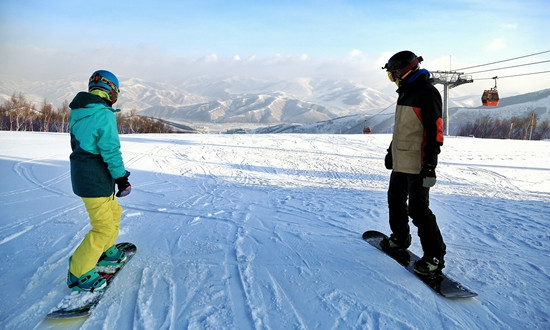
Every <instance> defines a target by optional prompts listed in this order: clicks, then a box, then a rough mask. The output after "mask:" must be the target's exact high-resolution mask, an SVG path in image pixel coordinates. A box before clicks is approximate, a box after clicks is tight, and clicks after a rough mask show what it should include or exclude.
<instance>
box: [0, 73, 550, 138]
mask: <svg viewBox="0 0 550 330" xmlns="http://www.w3.org/2000/svg"><path fill="white" fill-rule="evenodd" d="M121 85H123V86H124V89H123V91H122V93H121V97H120V99H119V102H118V103H117V104H116V105H117V106H118V107H121V108H122V109H123V110H124V111H130V110H135V111H136V113H137V114H141V115H146V116H151V117H157V118H161V119H163V120H165V121H167V122H170V123H172V124H173V123H175V124H179V127H186V128H187V129H186V130H187V131H189V130H191V131H198V132H216V131H219V132H225V131H233V132H234V131H237V132H255V133H276V132H296V133H298V132H300V133H360V132H362V130H363V127H364V126H369V127H371V129H372V131H373V132H374V133H379V132H387V131H390V130H391V127H392V125H393V112H394V111H395V105H394V103H395V101H396V95H395V94H391V95H387V94H384V93H382V92H380V91H377V90H374V89H372V88H369V87H368V86H364V85H362V84H360V83H357V82H354V81H351V80H327V79H313V78H301V79H295V80H292V81H287V80H285V81H275V82H273V81H264V80H258V79H243V78H239V77H231V78H227V79H223V80H215V81H212V80H211V79H208V78H206V77H199V78H195V79H191V80H186V81H182V82H179V83H172V84H168V83H155V82H150V81H144V80H141V79H135V78H133V79H127V80H121ZM85 89H86V84H85V82H77V81H76V80H75V82H69V83H67V81H66V80H57V81H47V82H28V81H22V80H21V81H13V80H8V79H6V78H3V77H2V79H0V99H8V98H9V97H10V96H11V95H12V94H13V93H14V92H16V93H17V92H22V93H23V94H24V95H25V96H26V97H27V99H28V100H30V101H31V102H34V103H35V104H40V103H42V101H43V100H44V99H46V100H47V101H48V102H51V103H53V104H54V105H55V106H59V105H61V104H62V103H63V102H64V101H70V100H71V99H72V98H73V96H74V94H75V91H80V90H85ZM472 103H473V102H471V98H470V100H467V99H463V100H457V99H453V102H450V104H449V106H450V111H449V112H450V121H451V123H450V127H451V133H452V132H453V128H454V129H456V128H457V125H460V124H463V123H466V122H468V121H473V120H475V118H477V117H480V116H486V115H488V116H499V117H506V118H510V117H513V116H518V117H521V116H522V114H523V113H525V114H528V113H530V112H533V111H534V112H535V113H537V115H538V116H539V118H540V119H541V120H544V119H549V120H550V89H546V90H542V91H538V92H534V93H529V94H523V95H518V96H514V97H508V98H502V99H501V102H500V104H499V106H498V107H493V108H489V107H481V106H480V107H474V108H472V107H464V105H465V104H472ZM176 126H178V125H176Z"/></svg>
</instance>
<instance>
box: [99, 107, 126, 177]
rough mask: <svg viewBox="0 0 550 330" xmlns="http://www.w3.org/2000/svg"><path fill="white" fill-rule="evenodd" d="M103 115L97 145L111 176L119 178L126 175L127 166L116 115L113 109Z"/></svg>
mask: <svg viewBox="0 0 550 330" xmlns="http://www.w3.org/2000/svg"><path fill="white" fill-rule="evenodd" d="M102 117H103V118H102V120H101V122H103V125H101V128H100V129H99V137H98V141H97V146H98V148H99V153H100V154H101V157H102V158H103V160H104V161H105V163H106V164H107V168H108V169H109V172H110V173H111V176H112V177H113V178H115V179H118V178H120V177H123V176H124V175H126V168H125V167H124V161H123V160H122V153H121V152H120V139H119V137H118V129H117V124H116V116H115V114H114V113H112V112H111V111H104V112H102Z"/></svg>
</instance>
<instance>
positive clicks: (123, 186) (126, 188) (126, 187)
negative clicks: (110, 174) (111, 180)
mask: <svg viewBox="0 0 550 330" xmlns="http://www.w3.org/2000/svg"><path fill="white" fill-rule="evenodd" d="M129 176H130V172H128V171H126V175H124V176H123V177H120V178H118V179H115V183H116V185H117V187H118V192H117V193H116V197H124V196H128V195H130V192H132V186H131V185H130V182H128V177H129Z"/></svg>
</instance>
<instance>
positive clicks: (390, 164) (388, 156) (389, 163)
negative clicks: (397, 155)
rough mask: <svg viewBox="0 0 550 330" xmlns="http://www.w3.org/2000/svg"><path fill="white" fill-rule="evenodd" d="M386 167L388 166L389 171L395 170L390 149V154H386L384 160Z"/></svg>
mask: <svg viewBox="0 0 550 330" xmlns="http://www.w3.org/2000/svg"><path fill="white" fill-rule="evenodd" d="M384 165H386V168H387V169H388V170H391V169H392V168H393V157H392V155H391V149H388V153H387V154H386V157H385V158H384Z"/></svg>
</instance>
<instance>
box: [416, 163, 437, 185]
mask: <svg viewBox="0 0 550 330" xmlns="http://www.w3.org/2000/svg"><path fill="white" fill-rule="evenodd" d="M420 176H421V177H422V185H423V186H424V187H426V188H431V187H433V186H434V185H435V182H436V178H435V166H433V165H430V164H426V165H424V167H423V168H422V171H420Z"/></svg>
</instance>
